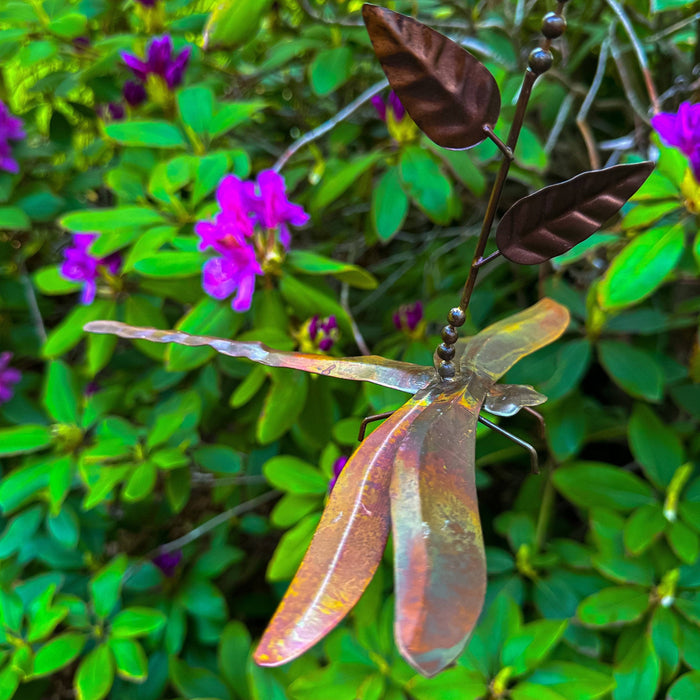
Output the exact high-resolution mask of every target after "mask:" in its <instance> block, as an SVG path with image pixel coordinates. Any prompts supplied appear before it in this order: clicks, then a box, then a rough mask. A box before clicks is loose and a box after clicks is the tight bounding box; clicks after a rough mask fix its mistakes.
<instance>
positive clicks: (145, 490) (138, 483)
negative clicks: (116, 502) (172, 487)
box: [122, 455, 158, 503]
mask: <svg viewBox="0 0 700 700" xmlns="http://www.w3.org/2000/svg"><path fill="white" fill-rule="evenodd" d="M153 457H154V461H155V455H154V456H153ZM154 461H151V460H147V461H145V462H141V464H139V465H138V466H137V467H136V469H134V471H133V472H131V476H130V477H129V478H128V480H127V482H126V485H125V486H124V489H123V490H122V498H123V499H124V500H125V501H129V502H130V503H136V502H137V501H142V500H143V499H144V498H147V497H148V496H149V495H150V494H151V493H152V492H153V489H154V488H155V485H156V480H157V479H158V467H157V466H156V465H155V464H154Z"/></svg>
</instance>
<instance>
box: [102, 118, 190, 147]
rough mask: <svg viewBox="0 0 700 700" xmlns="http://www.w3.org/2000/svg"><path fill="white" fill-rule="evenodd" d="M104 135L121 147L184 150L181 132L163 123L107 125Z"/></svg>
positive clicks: (183, 138) (139, 122) (185, 143)
mask: <svg viewBox="0 0 700 700" xmlns="http://www.w3.org/2000/svg"><path fill="white" fill-rule="evenodd" d="M105 133H106V134H107V136H109V137H110V138H112V139H114V140H115V141H117V142H118V143H121V144H122V145H123V146H148V147H150V148H186V147H187V141H186V140H185V137H184V136H183V135H182V132H181V131H180V130H179V129H177V128H176V127H174V126H173V125H172V124H170V123H169V122H165V121H155V120H154V121H133V122H117V123H114V124H108V125H107V126H106V127H105Z"/></svg>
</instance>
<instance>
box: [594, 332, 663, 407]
mask: <svg viewBox="0 0 700 700" xmlns="http://www.w3.org/2000/svg"><path fill="white" fill-rule="evenodd" d="M598 357H599V358H600V363H601V364H602V365H603V367H604V368H605V371H606V372H607V373H608V375H609V376H610V378H611V379H612V380H613V381H614V382H615V383H616V384H617V385H618V386H619V387H620V388H621V389H623V390H624V391H626V392H627V393H628V394H630V395H631V396H634V397H635V398H640V399H646V400H647V401H652V402H658V401H660V400H661V398H662V396H663V389H664V376H663V372H662V370H661V367H660V366H659V364H658V363H657V362H656V361H655V360H654V358H653V357H652V356H651V355H649V353H647V352H645V351H644V350H640V349H639V348H636V347H634V346H632V345H628V344H627V343H622V342H620V341H618V340H602V341H601V342H600V343H598Z"/></svg>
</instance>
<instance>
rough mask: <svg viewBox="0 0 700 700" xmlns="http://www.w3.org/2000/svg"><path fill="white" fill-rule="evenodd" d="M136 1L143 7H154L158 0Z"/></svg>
mask: <svg viewBox="0 0 700 700" xmlns="http://www.w3.org/2000/svg"><path fill="white" fill-rule="evenodd" d="M136 2H137V3H138V4H139V5H143V7H154V6H155V4H156V0H136Z"/></svg>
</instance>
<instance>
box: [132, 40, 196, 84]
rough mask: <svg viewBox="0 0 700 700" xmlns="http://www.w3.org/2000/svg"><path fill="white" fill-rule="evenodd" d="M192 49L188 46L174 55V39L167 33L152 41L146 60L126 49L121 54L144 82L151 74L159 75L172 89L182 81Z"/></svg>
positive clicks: (133, 71) (136, 75)
mask: <svg viewBox="0 0 700 700" xmlns="http://www.w3.org/2000/svg"><path fill="white" fill-rule="evenodd" d="M191 51H192V49H191V48H190V47H189V46H186V47H185V48H184V49H183V50H182V51H180V53H179V54H177V56H173V40H172V39H171V38H170V36H169V35H168V34H166V35H165V36H162V37H156V38H155V39H153V40H152V41H151V43H150V44H149V45H148V49H147V50H146V60H145V61H144V60H142V59H140V58H139V57H138V56H135V55H134V54H131V53H127V52H126V51H122V53H121V56H122V58H123V59H124V63H126V65H127V66H128V67H129V69H130V70H131V72H132V73H133V74H134V76H135V77H136V78H137V79H138V80H140V81H141V82H142V83H145V82H146V80H147V79H148V76H149V75H157V76H160V77H161V78H162V79H163V80H165V83H166V84H167V86H168V87H169V88H170V89H171V90H172V89H173V88H174V87H177V86H178V85H179V84H180V83H181V82H182V78H183V76H184V73H185V68H186V67H187V62H188V61H189V58H190V52H191ZM125 87H126V86H125ZM125 97H126V95H125Z"/></svg>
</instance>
